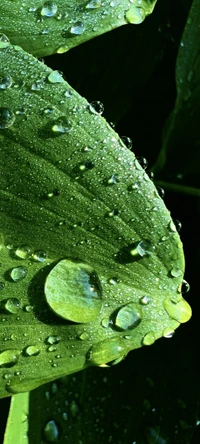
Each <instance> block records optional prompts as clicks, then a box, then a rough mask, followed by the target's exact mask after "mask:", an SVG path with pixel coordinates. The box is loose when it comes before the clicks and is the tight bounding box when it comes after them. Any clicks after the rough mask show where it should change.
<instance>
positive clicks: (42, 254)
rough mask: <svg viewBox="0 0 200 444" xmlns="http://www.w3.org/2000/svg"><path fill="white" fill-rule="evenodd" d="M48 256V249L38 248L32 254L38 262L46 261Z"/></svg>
mask: <svg viewBox="0 0 200 444" xmlns="http://www.w3.org/2000/svg"><path fill="white" fill-rule="evenodd" d="M46 258H47V254H46V251H44V250H36V251H34V253H33V254H32V259H33V260H34V261H36V262H45V261H46Z"/></svg>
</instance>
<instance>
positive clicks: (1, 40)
mask: <svg viewBox="0 0 200 444" xmlns="http://www.w3.org/2000/svg"><path fill="white" fill-rule="evenodd" d="M9 45H10V40H9V39H8V37H6V35H5V34H2V33H0V49H4V48H7V46H9Z"/></svg>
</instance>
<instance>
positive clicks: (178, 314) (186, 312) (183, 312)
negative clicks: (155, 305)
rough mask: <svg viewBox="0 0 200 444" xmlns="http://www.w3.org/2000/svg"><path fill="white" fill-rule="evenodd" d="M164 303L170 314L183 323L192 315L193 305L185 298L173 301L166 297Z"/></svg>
mask: <svg viewBox="0 0 200 444" xmlns="http://www.w3.org/2000/svg"><path fill="white" fill-rule="evenodd" d="M163 305H164V308H165V310H166V312H167V313H168V315H169V316H170V317H171V318H173V319H175V320H176V321H178V322H180V323H181V324H183V323H184V322H187V321H189V319H190V318H191V316H192V310H191V307H190V305H189V304H188V302H186V301H185V299H181V300H180V301H179V302H177V303H174V302H172V301H171V300H170V299H165V300H164V302H163Z"/></svg>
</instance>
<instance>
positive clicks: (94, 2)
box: [86, 0, 101, 9]
mask: <svg viewBox="0 0 200 444" xmlns="http://www.w3.org/2000/svg"><path fill="white" fill-rule="evenodd" d="M100 6H101V0H91V1H90V2H89V3H87V5H86V8H87V9H97V8H99V7H100Z"/></svg>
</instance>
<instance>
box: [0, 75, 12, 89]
mask: <svg viewBox="0 0 200 444" xmlns="http://www.w3.org/2000/svg"><path fill="white" fill-rule="evenodd" d="M12 83H13V80H12V77H11V76H9V75H7V76H0V90H1V89H2V90H4V89H8V88H10V87H11V86H12Z"/></svg>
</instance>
